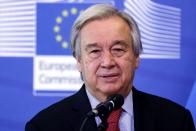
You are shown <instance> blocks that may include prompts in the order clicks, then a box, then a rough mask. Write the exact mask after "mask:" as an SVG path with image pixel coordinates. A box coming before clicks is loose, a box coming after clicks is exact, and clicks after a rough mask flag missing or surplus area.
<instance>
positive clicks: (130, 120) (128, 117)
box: [86, 88, 134, 131]
mask: <svg viewBox="0 0 196 131" xmlns="http://www.w3.org/2000/svg"><path fill="white" fill-rule="evenodd" d="M86 93H87V96H88V98H89V101H90V104H91V107H92V109H94V108H95V107H96V106H97V105H98V104H99V103H100V102H99V100H97V99H96V98H95V97H94V96H92V95H91V93H90V92H89V91H88V89H87V88H86ZM122 108H123V112H122V114H121V116H120V120H119V128H120V131H134V117H133V98H132V91H130V92H129V94H128V96H127V97H126V98H125V99H124V104H123V106H122ZM95 120H96V123H97V125H99V124H100V123H101V119H100V118H99V117H95Z"/></svg>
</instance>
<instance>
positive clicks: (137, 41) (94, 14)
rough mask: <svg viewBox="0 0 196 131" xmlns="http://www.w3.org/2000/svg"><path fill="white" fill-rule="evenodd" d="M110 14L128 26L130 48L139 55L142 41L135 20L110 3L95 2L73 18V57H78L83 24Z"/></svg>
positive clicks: (107, 16) (104, 17) (105, 17)
mask: <svg viewBox="0 0 196 131" xmlns="http://www.w3.org/2000/svg"><path fill="white" fill-rule="evenodd" d="M112 16H119V17H120V18H122V19H123V20H124V21H126V22H127V24H128V25H129V27H130V31H131V36H130V37H131V38H132V40H133V41H132V42H133V44H132V48H133V53H134V55H136V56H139V54H141V52H142V43H141V38H140V32H139V28H138V26H137V24H136V22H135V20H134V19H133V18H132V17H131V16H130V15H129V14H127V13H126V12H123V11H119V10H118V9H117V8H115V7H114V6H112V5H109V4H96V5H93V6H91V7H89V8H87V9H86V10H85V11H84V12H82V13H81V14H80V15H79V16H78V18H77V19H76V20H75V22H74V24H73V27H72V31H71V46H72V53H73V56H74V57H80V55H81V53H80V52H81V51H80V44H81V43H80V39H81V38H80V32H81V29H82V28H83V27H84V25H85V24H86V23H88V22H91V21H94V20H101V19H107V18H109V17H112Z"/></svg>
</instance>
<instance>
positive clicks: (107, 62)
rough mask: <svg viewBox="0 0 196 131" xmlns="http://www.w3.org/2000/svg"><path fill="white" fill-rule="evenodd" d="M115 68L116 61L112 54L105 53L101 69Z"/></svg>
mask: <svg viewBox="0 0 196 131" xmlns="http://www.w3.org/2000/svg"><path fill="white" fill-rule="evenodd" d="M114 66H115V60H114V57H113V56H112V54H111V53H110V52H109V51H106V52H104V53H103V55H102V60H101V67H103V68H112V67H114Z"/></svg>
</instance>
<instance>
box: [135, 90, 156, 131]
mask: <svg viewBox="0 0 196 131" xmlns="http://www.w3.org/2000/svg"><path fill="white" fill-rule="evenodd" d="M132 91H133V110H134V128H135V131H155V123H154V122H155V119H154V114H153V110H152V108H151V106H150V105H151V104H150V103H149V100H148V98H147V97H146V96H147V95H146V94H145V93H142V92H140V91H137V90H136V89H135V88H134V87H133V88H132Z"/></svg>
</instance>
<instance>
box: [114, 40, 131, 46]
mask: <svg viewBox="0 0 196 131" xmlns="http://www.w3.org/2000/svg"><path fill="white" fill-rule="evenodd" d="M114 45H122V46H125V47H128V46H129V43H127V41H125V40H115V41H113V46H114Z"/></svg>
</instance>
